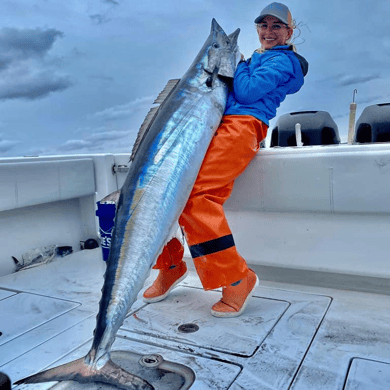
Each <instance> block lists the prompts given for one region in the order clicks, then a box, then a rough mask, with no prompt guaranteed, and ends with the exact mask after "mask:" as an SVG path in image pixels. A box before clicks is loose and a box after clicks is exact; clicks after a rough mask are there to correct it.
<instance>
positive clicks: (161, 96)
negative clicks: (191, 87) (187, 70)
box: [154, 79, 180, 104]
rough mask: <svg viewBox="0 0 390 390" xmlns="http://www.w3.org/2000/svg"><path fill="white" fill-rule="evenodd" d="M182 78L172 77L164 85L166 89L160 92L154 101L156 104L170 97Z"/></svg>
mask: <svg viewBox="0 0 390 390" xmlns="http://www.w3.org/2000/svg"><path fill="white" fill-rule="evenodd" d="M179 81H180V79H172V80H169V81H168V82H167V85H166V86H165V87H164V89H163V90H162V91H161V92H160V94H159V95H158V96H157V99H156V100H155V101H154V104H162V103H164V101H165V100H166V99H167V98H168V96H169V95H170V94H171V92H172V91H173V89H174V88H175V87H176V85H177V84H178V82H179Z"/></svg>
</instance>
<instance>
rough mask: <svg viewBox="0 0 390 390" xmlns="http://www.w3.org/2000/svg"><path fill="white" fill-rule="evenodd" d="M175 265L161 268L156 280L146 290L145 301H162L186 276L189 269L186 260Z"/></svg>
mask: <svg viewBox="0 0 390 390" xmlns="http://www.w3.org/2000/svg"><path fill="white" fill-rule="evenodd" d="M173 267H174V268H171V269H169V270H163V269H160V271H159V274H158V276H157V278H156V280H155V281H154V282H153V284H152V285H151V286H150V287H149V288H148V289H146V290H145V292H144V295H143V298H144V302H146V303H154V302H159V301H162V300H163V299H165V298H166V297H167V296H168V294H169V293H170V292H171V291H172V290H173V289H174V288H175V287H176V285H177V284H179V283H180V282H181V281H182V280H184V279H185V278H186V276H187V274H188V271H187V265H186V263H185V262H184V261H181V262H180V263H179V264H178V265H176V266H173Z"/></svg>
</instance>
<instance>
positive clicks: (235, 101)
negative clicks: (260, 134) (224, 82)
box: [224, 45, 308, 126]
mask: <svg viewBox="0 0 390 390" xmlns="http://www.w3.org/2000/svg"><path fill="white" fill-rule="evenodd" d="M307 70H308V63H307V61H306V60H305V59H304V58H303V57H302V56H300V55H299V54H297V53H295V52H294V51H293V50H292V46H290V45H286V46H275V47H273V48H272V49H269V50H267V51H265V52H264V53H261V54H260V53H258V52H254V53H253V55H252V57H251V58H249V59H248V60H247V61H243V62H241V63H239V64H238V66H237V69H236V73H235V75H234V80H233V89H232V91H231V92H230V93H229V96H228V101H227V104H226V109H225V113H224V115H252V116H254V117H255V118H257V119H259V120H261V121H262V122H263V123H265V124H266V125H267V126H268V125H269V121H270V119H272V118H274V117H275V116H276V109H277V108H278V107H279V106H280V103H281V102H282V101H283V100H284V99H285V98H286V95H288V94H293V93H296V92H298V91H299V90H300V88H301V87H302V85H303V77H304V76H305V75H306V73H307Z"/></svg>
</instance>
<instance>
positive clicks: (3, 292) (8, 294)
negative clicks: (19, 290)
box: [0, 289, 16, 301]
mask: <svg viewBox="0 0 390 390" xmlns="http://www.w3.org/2000/svg"><path fill="white" fill-rule="evenodd" d="M15 294H16V293H15V292H12V291H8V290H2V289H0V301H1V300H3V299H6V298H9V297H12V295H15Z"/></svg>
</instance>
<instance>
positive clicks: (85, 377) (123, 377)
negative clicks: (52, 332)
mask: <svg viewBox="0 0 390 390" xmlns="http://www.w3.org/2000/svg"><path fill="white" fill-rule="evenodd" d="M57 381H76V382H80V383H90V382H103V383H107V384H109V385H113V386H116V387H117V388H118V389H122V390H154V387H153V386H152V385H151V384H149V383H148V382H147V381H145V380H144V379H142V378H140V377H138V376H136V375H133V374H131V373H130V372H128V371H126V370H124V369H123V368H121V367H119V366H118V365H117V364H115V363H114V362H113V361H112V360H108V362H107V363H106V364H105V365H104V366H103V367H102V368H101V369H99V370H97V369H95V368H94V367H93V366H90V365H88V364H87V363H86V362H85V358H81V359H78V360H74V361H73V362H70V363H66V364H63V365H61V366H58V367H54V368H50V369H48V370H46V371H42V372H39V373H38V374H35V375H31V376H28V377H26V378H24V379H21V380H19V381H17V382H15V385H20V384H23V383H41V382H57Z"/></svg>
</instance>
